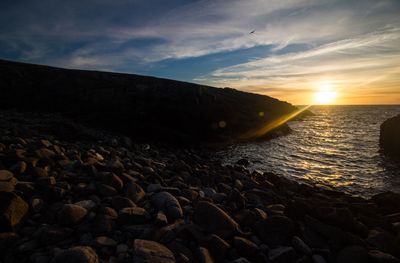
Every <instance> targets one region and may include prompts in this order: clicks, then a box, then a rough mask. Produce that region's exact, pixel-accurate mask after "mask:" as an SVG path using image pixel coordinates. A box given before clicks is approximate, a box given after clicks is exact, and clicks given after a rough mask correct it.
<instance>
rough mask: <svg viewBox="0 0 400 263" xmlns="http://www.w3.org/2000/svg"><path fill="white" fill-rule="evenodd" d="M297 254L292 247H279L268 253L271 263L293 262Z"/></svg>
mask: <svg viewBox="0 0 400 263" xmlns="http://www.w3.org/2000/svg"><path fill="white" fill-rule="evenodd" d="M295 257H296V252H295V251H294V249H293V248H292V247H278V248H275V249H271V250H270V251H269V252H268V258H269V260H270V262H271V263H286V262H293V261H294V259H295Z"/></svg>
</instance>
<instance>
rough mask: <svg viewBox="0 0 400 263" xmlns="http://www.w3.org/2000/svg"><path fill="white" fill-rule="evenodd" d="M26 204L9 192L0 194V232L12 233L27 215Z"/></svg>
mask: <svg viewBox="0 0 400 263" xmlns="http://www.w3.org/2000/svg"><path fill="white" fill-rule="evenodd" d="M28 208H29V206H28V204H27V203H26V202H25V201H24V200H23V199H22V198H21V197H19V196H18V195H16V194H14V193H11V192H0V232H6V231H13V230H15V229H16V228H18V226H19V225H20V224H21V222H22V221H23V220H24V219H25V218H26V216H27V214H28Z"/></svg>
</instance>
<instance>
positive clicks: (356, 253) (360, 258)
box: [336, 246, 368, 263]
mask: <svg viewBox="0 0 400 263" xmlns="http://www.w3.org/2000/svg"><path fill="white" fill-rule="evenodd" d="M336 262H337V263H364V262H368V251H367V250H366V249H365V248H363V247H361V246H349V247H345V248H343V249H342V250H340V251H339V252H338V254H337V256H336Z"/></svg>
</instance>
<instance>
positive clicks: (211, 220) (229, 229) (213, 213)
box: [193, 201, 238, 239]
mask: <svg viewBox="0 0 400 263" xmlns="http://www.w3.org/2000/svg"><path fill="white" fill-rule="evenodd" d="M193 220H194V222H195V223H196V224H198V225H199V226H201V227H202V228H203V229H204V230H205V231H207V232H208V233H213V234H216V235H218V236H220V237H222V238H224V239H226V238H230V237H232V235H233V234H234V233H235V231H236V230H237V229H238V223H236V222H235V220H233V219H232V218H231V217H230V216H229V215H228V214H227V213H226V212H225V211H224V210H222V209H221V208H219V207H217V206H216V205H214V204H212V203H210V202H206V201H200V202H198V203H197V206H196V208H195V212H194V217H193Z"/></svg>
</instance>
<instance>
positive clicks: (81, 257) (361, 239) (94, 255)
mask: <svg viewBox="0 0 400 263" xmlns="http://www.w3.org/2000/svg"><path fill="white" fill-rule="evenodd" d="M247 164H248V161H247V160H238V163H237V164H236V165H234V166H222V165H221V164H220V163H219V162H218V161H215V160H214V159H213V158H212V153H210V152H208V151H206V150H200V149H196V150H191V149H183V148H171V147H169V146H162V145H149V144H135V143H132V141H131V140H130V139H129V138H127V137H124V136H121V135H118V134H113V133H108V132H104V131H100V130H93V129H89V128H86V127H84V126H81V125H78V124H75V123H73V122H70V121H67V120H64V119H63V118H61V117H59V116H54V115H38V114H28V113H16V112H10V111H8V112H1V113H0V249H1V251H2V253H1V254H0V261H1V262H2V263H8V262H36V263H47V262H51V263H53V262H54V263H63V262H82V263H86V262H88V263H89V262H90V263H94V262H159V263H169V262H199V263H200V262H201V263H210V262H235V263H246V262H273V263H281V262H298V263H300V262H304V263H306V262H313V263H324V262H338V263H346V262H352V263H358V262H359V263H366V262H371V263H375V262H376V263H378V262H379V263H386V262H388V263H389V262H400V260H399V259H398V258H399V257H400V245H399V240H400V239H399V238H400V235H399V233H400V232H399V231H400V195H398V194H395V193H390V192H388V193H382V194H379V195H376V196H373V197H372V198H370V199H368V200H366V199H363V198H360V197H354V196H350V195H347V194H344V193H341V192H338V191H335V190H334V189H332V188H329V187H326V186H321V185H308V184H305V183H298V182H295V181H292V180H288V179H285V178H282V177H279V176H277V175H275V174H271V173H266V172H264V173H263V172H259V171H253V172H251V171H249V170H248V169H246V165H247Z"/></svg>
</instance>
